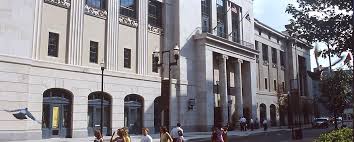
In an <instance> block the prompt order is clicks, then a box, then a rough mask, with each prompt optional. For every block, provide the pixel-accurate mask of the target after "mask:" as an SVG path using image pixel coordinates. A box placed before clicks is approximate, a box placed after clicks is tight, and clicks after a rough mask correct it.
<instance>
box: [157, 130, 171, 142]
mask: <svg viewBox="0 0 354 142" xmlns="http://www.w3.org/2000/svg"><path fill="white" fill-rule="evenodd" d="M172 141H173V139H172V137H171V135H170V134H169V133H168V132H167V128H166V127H161V128H160V142H172Z"/></svg>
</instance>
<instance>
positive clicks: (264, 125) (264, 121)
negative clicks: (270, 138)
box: [263, 119, 268, 131]
mask: <svg viewBox="0 0 354 142" xmlns="http://www.w3.org/2000/svg"><path fill="white" fill-rule="evenodd" d="M267 123H268V122H267V119H264V120H263V128H264V131H267V128H268V124H267Z"/></svg>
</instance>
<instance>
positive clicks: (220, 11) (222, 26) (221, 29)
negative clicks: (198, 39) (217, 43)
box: [216, 0, 227, 38]
mask: <svg viewBox="0 0 354 142" xmlns="http://www.w3.org/2000/svg"><path fill="white" fill-rule="evenodd" d="M221 4H222V5H221ZM225 6H226V1H225V0H216V17H217V20H216V21H217V29H216V30H217V35H218V36H219V37H223V38H226V32H227V31H226V27H227V24H226V21H227V20H226V19H227V16H226V14H227V13H226V8H225Z"/></svg>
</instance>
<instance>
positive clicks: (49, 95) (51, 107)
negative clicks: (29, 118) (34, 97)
mask: <svg viewBox="0 0 354 142" xmlns="http://www.w3.org/2000/svg"><path fill="white" fill-rule="evenodd" d="M72 97H73V95H72V93H71V92H69V91H67V90H65V89H59V88H53V89H48V90H46V91H44V93H43V111H42V137H43V138H51V137H64V138H65V137H71V130H72Z"/></svg>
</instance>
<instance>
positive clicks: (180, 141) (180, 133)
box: [177, 131, 184, 142]
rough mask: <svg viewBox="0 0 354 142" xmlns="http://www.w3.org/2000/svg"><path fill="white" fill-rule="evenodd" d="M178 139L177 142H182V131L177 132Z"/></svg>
mask: <svg viewBox="0 0 354 142" xmlns="http://www.w3.org/2000/svg"><path fill="white" fill-rule="evenodd" d="M178 136H179V137H178V138H177V142H184V137H183V133H182V131H178Z"/></svg>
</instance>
